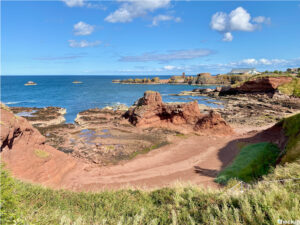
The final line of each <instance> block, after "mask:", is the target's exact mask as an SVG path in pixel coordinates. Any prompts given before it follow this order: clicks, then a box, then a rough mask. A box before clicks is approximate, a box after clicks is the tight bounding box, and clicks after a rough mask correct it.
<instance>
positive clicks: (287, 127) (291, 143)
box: [280, 113, 300, 163]
mask: <svg viewBox="0 0 300 225" xmlns="http://www.w3.org/2000/svg"><path fill="white" fill-rule="evenodd" d="M280 123H282V126H283V129H284V134H285V135H286V136H287V137H288V142H287V145H286V147H285V155H284V156H283V157H282V159H281V162H282V163H285V162H292V161H295V160H297V159H299V158H300V113H298V114H296V115H294V116H291V117H288V118H285V119H283V120H282V121H281V122H280Z"/></svg>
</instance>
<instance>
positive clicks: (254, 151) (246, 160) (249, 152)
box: [216, 142, 280, 184]
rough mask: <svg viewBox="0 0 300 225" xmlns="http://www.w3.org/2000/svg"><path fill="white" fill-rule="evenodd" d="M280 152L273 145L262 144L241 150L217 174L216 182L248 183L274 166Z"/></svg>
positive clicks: (248, 146)
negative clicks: (228, 164)
mask: <svg viewBox="0 0 300 225" xmlns="http://www.w3.org/2000/svg"><path fill="white" fill-rule="evenodd" d="M279 152H280V150H279V149H278V147H277V146H276V145H274V144H271V143H267V142H262V143H257V144H251V145H247V146H245V147H243V148H242V150H241V152H240V153H239V155H238V156H237V157H236V158H235V160H234V162H233V163H232V164H231V165H230V166H228V167H227V168H225V169H224V170H223V171H222V172H221V173H219V175H218V177H217V178H216V182H218V183H221V184H226V183H227V182H228V181H229V180H230V179H231V178H237V179H239V180H242V181H245V182H250V181H252V180H254V179H257V178H259V177H261V176H262V175H265V174H267V173H268V172H269V170H270V168H271V167H272V166H275V164H276V159H277V157H278V155H279Z"/></svg>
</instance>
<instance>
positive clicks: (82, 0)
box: [61, 0, 106, 10]
mask: <svg viewBox="0 0 300 225" xmlns="http://www.w3.org/2000/svg"><path fill="white" fill-rule="evenodd" d="M61 1H62V2H64V3H65V4H66V5H67V6H69V7H87V8H90V9H101V10H106V7H105V6H104V5H102V4H99V3H96V4H94V3H90V2H87V1H86V0H61Z"/></svg>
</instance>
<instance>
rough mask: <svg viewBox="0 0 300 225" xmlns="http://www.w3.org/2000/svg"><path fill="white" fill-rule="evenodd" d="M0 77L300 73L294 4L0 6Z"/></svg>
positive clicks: (155, 1) (70, 0) (153, 0)
mask: <svg viewBox="0 0 300 225" xmlns="http://www.w3.org/2000/svg"><path fill="white" fill-rule="evenodd" d="M1 4H2V6H1V47H2V49H1V64H2V65H1V74H3V75H123V74H124V75H156V74H160V75H173V74H179V73H182V72H186V74H197V73H200V72H211V73H213V74H217V73H225V72H228V71H229V70H230V69H231V68H237V67H243V68H244V67H256V68H257V69H258V70H266V69H268V70H274V69H282V70H283V69H286V68H288V67H300V41H299V40H300V26H299V24H300V2H299V1H292V2H279V1H277V2H256V1H255V2H254V1H252V2H239V1H233V2H227V1H216V2H214V1H211V2H206V1H170V0H144V1H135V0H129V1H121V0H120V1H85V0H64V1H31V2H30V1H4V2H2V3H1Z"/></svg>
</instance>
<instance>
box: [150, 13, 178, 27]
mask: <svg viewBox="0 0 300 225" xmlns="http://www.w3.org/2000/svg"><path fill="white" fill-rule="evenodd" d="M171 20H172V21H175V22H176V23H179V22H180V21H181V18H180V17H174V16H169V15H157V16H155V17H154V18H153V21H152V26H157V25H158V24H159V23H160V22H161V21H171Z"/></svg>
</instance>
